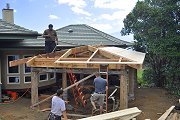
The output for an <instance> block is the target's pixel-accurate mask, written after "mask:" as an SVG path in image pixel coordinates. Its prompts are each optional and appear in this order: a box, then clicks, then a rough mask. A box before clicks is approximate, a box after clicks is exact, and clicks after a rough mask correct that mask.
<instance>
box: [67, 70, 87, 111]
mask: <svg viewBox="0 0 180 120" xmlns="http://www.w3.org/2000/svg"><path fill="white" fill-rule="evenodd" d="M68 75H69V79H70V84H71V85H72V84H74V83H76V82H77V81H78V80H77V78H76V76H75V74H74V73H73V72H72V70H69V71H68ZM72 94H73V96H74V101H75V104H76V108H77V106H78V104H80V102H81V104H82V105H83V107H86V100H85V97H84V94H83V92H82V90H81V88H80V85H76V86H74V87H73V88H72ZM79 101H80V102H79Z"/></svg>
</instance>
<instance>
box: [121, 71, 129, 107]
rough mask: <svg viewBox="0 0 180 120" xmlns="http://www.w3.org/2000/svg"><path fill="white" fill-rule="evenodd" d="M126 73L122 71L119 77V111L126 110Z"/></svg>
mask: <svg viewBox="0 0 180 120" xmlns="http://www.w3.org/2000/svg"><path fill="white" fill-rule="evenodd" d="M126 77H127V72H126V70H125V69H122V74H121V75H120V110H123V109H126V108H128V92H127V78H126Z"/></svg>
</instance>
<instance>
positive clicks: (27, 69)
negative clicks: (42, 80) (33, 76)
mask: <svg viewBox="0 0 180 120" xmlns="http://www.w3.org/2000/svg"><path fill="white" fill-rule="evenodd" d="M28 57H31V56H30V55H25V56H24V58H28ZM30 72H31V67H28V66H27V65H26V64H24V73H30Z"/></svg>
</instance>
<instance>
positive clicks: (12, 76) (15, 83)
mask: <svg viewBox="0 0 180 120" xmlns="http://www.w3.org/2000/svg"><path fill="white" fill-rule="evenodd" d="M10 77H18V78H19V82H18V83H10V82H9V78H10ZM20 81H21V78H20V76H7V84H20Z"/></svg>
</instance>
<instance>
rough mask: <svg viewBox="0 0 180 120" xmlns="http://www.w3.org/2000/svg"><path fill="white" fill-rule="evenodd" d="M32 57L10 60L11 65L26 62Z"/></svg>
mask: <svg viewBox="0 0 180 120" xmlns="http://www.w3.org/2000/svg"><path fill="white" fill-rule="evenodd" d="M31 58H32V57H28V58H24V59H19V60H14V61H10V62H9V66H10V67H12V66H17V65H20V64H25V63H26V62H27V61H28V60H30V59H31Z"/></svg>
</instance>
